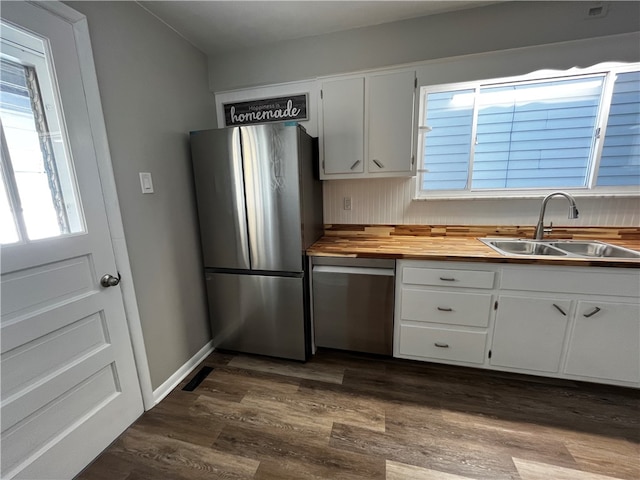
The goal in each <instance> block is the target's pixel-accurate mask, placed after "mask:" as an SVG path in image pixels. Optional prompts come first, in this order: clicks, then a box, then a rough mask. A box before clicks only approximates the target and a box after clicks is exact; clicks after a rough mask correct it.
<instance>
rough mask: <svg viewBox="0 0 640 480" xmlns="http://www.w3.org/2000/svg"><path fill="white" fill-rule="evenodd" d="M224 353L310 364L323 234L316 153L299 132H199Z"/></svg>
mask: <svg viewBox="0 0 640 480" xmlns="http://www.w3.org/2000/svg"><path fill="white" fill-rule="evenodd" d="M191 155H192V160H193V173H194V179H195V187H196V197H197V204H198V216H199V220H200V234H201V241H202V253H203V259H204V271H205V278H206V286H207V296H208V301H209V318H210V322H211V328H212V333H213V340H214V346H215V347H216V348H220V349H225V350H233V351H239V352H246V353H256V354H262V355H269V356H274V357H282V358H289V359H295V360H306V359H307V358H308V356H309V355H310V349H311V341H310V336H311V327H310V320H309V319H310V301H309V279H310V272H309V265H308V263H309V262H308V260H307V257H306V256H305V250H306V249H307V248H308V247H309V246H310V245H311V244H312V243H313V242H314V241H315V240H317V239H318V238H319V237H320V236H321V235H322V231H323V224H322V188H321V185H320V181H319V180H318V179H317V175H316V174H315V171H316V169H317V148H316V143H314V139H312V138H311V137H310V136H309V135H307V133H306V132H305V130H304V129H303V128H302V127H301V126H298V125H295V124H294V125H289V124H286V123H284V124H265V125H254V126H246V127H234V128H225V129H218V130H203V131H197V132H191Z"/></svg>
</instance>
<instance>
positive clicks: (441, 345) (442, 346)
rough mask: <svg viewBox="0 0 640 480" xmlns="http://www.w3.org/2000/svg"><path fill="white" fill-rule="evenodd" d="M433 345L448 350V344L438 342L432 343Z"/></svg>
mask: <svg viewBox="0 0 640 480" xmlns="http://www.w3.org/2000/svg"><path fill="white" fill-rule="evenodd" d="M434 345H435V346H436V347H438V348H449V344H448V343H440V342H436V343H434Z"/></svg>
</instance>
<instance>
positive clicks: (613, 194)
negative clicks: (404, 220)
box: [412, 187, 640, 202]
mask: <svg viewBox="0 0 640 480" xmlns="http://www.w3.org/2000/svg"><path fill="white" fill-rule="evenodd" d="M558 191H562V192H566V193H568V194H570V195H572V196H573V197H576V198H634V197H635V198H638V199H640V189H638V188H637V187H631V188H630V189H629V190H618V191H606V190H578V191H576V190H571V189H562V188H558V189H549V190H544V191H522V192H513V191H512V192H497V191H492V192H466V193H461V192H439V193H431V194H428V195H424V194H422V195H420V194H415V195H414V196H413V198H412V200H413V201H417V202H422V201H427V202H428V201H438V200H504V199H520V200H524V199H536V200H538V199H540V200H541V199H543V198H544V197H546V196H547V195H548V194H550V193H552V192H558Z"/></svg>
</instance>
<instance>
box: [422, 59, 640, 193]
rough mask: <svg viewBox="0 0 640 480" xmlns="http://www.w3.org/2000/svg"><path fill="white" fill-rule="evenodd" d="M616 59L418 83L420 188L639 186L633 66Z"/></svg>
mask: <svg viewBox="0 0 640 480" xmlns="http://www.w3.org/2000/svg"><path fill="white" fill-rule="evenodd" d="M625 68H626V70H625V71H620V72H618V71H615V70H611V71H607V70H605V71H594V72H588V73H585V74H573V75H566V76H556V77H553V78H541V79H535V80H531V79H527V80H518V79H510V80H509V81H502V82H500V83H497V82H496V83H493V84H492V83H490V82H485V83H480V82H478V83H468V84H458V85H452V86H451V87H450V88H448V87H447V86H446V85H443V86H438V87H434V88H429V87H423V95H422V97H421V98H422V102H423V105H422V107H423V110H422V111H423V123H422V125H424V126H427V127H429V128H428V129H426V130H427V131H426V132H424V133H423V142H422V146H423V158H422V160H423V168H422V169H421V181H420V186H421V190H422V191H423V192H430V191H435V192H437V191H444V192H447V191H454V192H455V191H475V192H488V191H492V190H497V191H506V190H514V191H516V190H543V189H551V188H553V189H556V188H567V189H572V188H573V189H584V190H587V189H590V188H594V187H597V186H607V187H609V186H614V187H616V186H636V185H640V72H638V71H635V70H634V71H628V70H629V67H625ZM604 132H606V134H605V133H604ZM601 133H602V135H601ZM598 142H603V143H602V144H601V145H600V144H599V143H598ZM599 145H600V148H599ZM598 150H601V152H602V154H601V158H600V159H598V158H597V157H598V154H599V152H598ZM594 179H597V181H596V182H595V183H596V185H594V184H593V183H594Z"/></svg>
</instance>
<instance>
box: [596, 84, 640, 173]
mask: <svg viewBox="0 0 640 480" xmlns="http://www.w3.org/2000/svg"><path fill="white" fill-rule="evenodd" d="M598 185H607V186H610V185H640V72H627V73H620V74H618V75H617V77H616V80H615V84H614V87H613V96H612V98H611V107H610V110H609V121H608V122H607V133H606V137H605V140H604V146H603V148H602V157H601V159H600V169H599V170H598Z"/></svg>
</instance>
